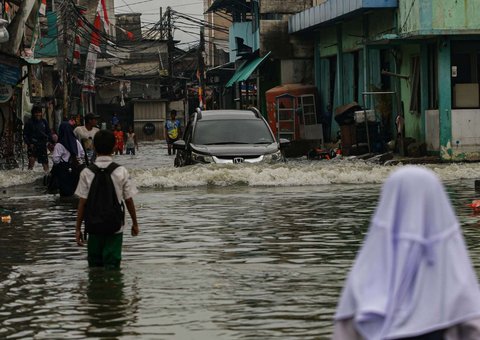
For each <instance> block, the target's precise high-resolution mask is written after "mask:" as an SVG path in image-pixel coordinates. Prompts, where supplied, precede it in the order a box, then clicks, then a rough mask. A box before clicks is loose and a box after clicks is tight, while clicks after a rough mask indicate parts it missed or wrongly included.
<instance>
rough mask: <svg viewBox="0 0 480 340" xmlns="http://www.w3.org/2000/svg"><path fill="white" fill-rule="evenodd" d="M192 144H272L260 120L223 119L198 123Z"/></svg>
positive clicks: (271, 138) (268, 132)
mask: <svg viewBox="0 0 480 340" xmlns="http://www.w3.org/2000/svg"><path fill="white" fill-rule="evenodd" d="M192 142H193V143H194V144H201V145H216V144H218V145H221V144H271V143H273V142H274V140H273V137H272V134H271V133H270V130H269V129H268V127H267V125H266V124H265V123H264V122H263V120H261V119H223V120H205V121H199V122H198V123H197V126H196V128H195V135H194V137H193V141H192Z"/></svg>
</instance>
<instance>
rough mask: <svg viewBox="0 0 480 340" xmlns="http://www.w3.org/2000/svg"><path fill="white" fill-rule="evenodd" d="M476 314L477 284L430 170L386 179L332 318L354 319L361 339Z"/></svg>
mask: <svg viewBox="0 0 480 340" xmlns="http://www.w3.org/2000/svg"><path fill="white" fill-rule="evenodd" d="M479 316H480V289H479V286H478V283H477V278H476V275H475V273H474V271H473V268H472V264H471V262H470V259H469V257H468V253H467V250H466V246H465V242H464V240H463V236H462V233H461V230H460V228H459V224H458V221H457V218H456V216H455V213H454V211H453V209H452V206H451V205H450V201H449V199H448V196H447V194H446V193H445V190H444V188H443V186H442V184H441V182H440V180H439V179H438V177H437V176H436V175H435V174H434V173H433V172H432V171H430V170H427V169H425V168H421V167H415V166H406V167H402V168H400V169H399V170H396V171H395V172H394V173H393V174H392V175H390V177H389V178H388V179H387V181H386V182H385V184H384V185H383V188H382V193H381V197H380V202H379V204H378V206H377V209H376V212H375V215H374V217H373V219H372V221H371V224H370V229H369V231H368V235H367V238H366V240H365V242H364V244H363V246H362V248H361V250H360V252H359V254H358V255H357V258H356V260H355V263H354V266H353V268H352V270H351V272H350V274H349V276H348V278H347V282H346V285H345V287H344V290H343V292H342V296H341V298H340V302H339V304H338V307H337V312H336V315H335V320H344V319H350V318H353V321H354V325H355V328H356V329H357V331H358V332H359V333H360V334H361V335H362V336H363V337H364V338H366V339H369V340H377V339H396V338H403V337H411V336H417V335H421V334H425V333H429V332H432V331H435V330H440V329H446V328H448V327H451V326H453V325H456V324H458V323H462V322H465V321H468V320H471V319H473V318H477V317H479Z"/></svg>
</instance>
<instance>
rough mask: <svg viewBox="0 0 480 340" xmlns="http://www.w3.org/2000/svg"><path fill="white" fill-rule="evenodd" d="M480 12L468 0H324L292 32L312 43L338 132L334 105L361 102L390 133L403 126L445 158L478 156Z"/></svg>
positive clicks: (325, 108)
mask: <svg viewBox="0 0 480 340" xmlns="http://www.w3.org/2000/svg"><path fill="white" fill-rule="evenodd" d="M479 15H480V3H476V2H472V1H463V0H462V1H450V0H422V1H416V0H398V1H397V0H326V1H323V2H321V3H319V4H318V5H317V6H314V7H311V8H309V9H307V10H305V11H302V12H300V13H298V14H296V15H293V16H291V17H290V19H289V32H290V33H291V34H293V35H296V36H298V35H300V36H309V37H311V39H312V40H313V42H314V54H315V57H314V64H315V84H316V86H317V87H318V89H319V92H320V94H321V110H322V114H324V115H325V116H327V117H330V122H331V132H332V135H334V134H336V132H337V131H339V130H341V128H340V127H339V126H338V125H337V122H336V121H335V119H334V116H335V113H334V112H335V108H338V107H341V106H343V105H346V104H349V103H351V102H358V103H359V104H360V105H361V106H363V107H364V108H367V109H372V110H374V112H375V113H376V114H377V117H379V120H380V123H381V125H382V128H383V129H384V134H385V137H386V138H388V139H395V138H396V136H397V134H398V133H401V135H403V137H406V138H409V139H413V140H415V141H416V142H417V143H425V144H426V149H427V151H428V152H430V153H436V154H440V155H441V157H442V159H444V160H477V159H480V152H479V151H480V129H478V125H479V124H480V100H479V94H480V91H479V77H480V74H479V67H478V65H479V64H478V60H477V59H478V55H479V50H480V23H479V22H478V20H476V18H477V17H478V16H479ZM372 92H382V93H381V94H372ZM332 111H333V114H332ZM397 117H400V118H399V119H397ZM396 122H397V123H400V124H399V126H396V125H395V123H396ZM402 140H404V139H402Z"/></svg>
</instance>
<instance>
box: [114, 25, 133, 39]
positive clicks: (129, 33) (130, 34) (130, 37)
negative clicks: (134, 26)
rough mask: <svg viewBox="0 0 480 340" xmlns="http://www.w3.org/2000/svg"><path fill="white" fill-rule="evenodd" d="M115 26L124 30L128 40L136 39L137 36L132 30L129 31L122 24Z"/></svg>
mask: <svg viewBox="0 0 480 340" xmlns="http://www.w3.org/2000/svg"><path fill="white" fill-rule="evenodd" d="M115 27H116V28H118V29H119V30H120V31H122V32H123V33H124V34H125V35H126V36H127V38H128V40H135V36H134V34H133V33H132V32H129V31H127V30H126V29H124V28H122V27H120V26H115Z"/></svg>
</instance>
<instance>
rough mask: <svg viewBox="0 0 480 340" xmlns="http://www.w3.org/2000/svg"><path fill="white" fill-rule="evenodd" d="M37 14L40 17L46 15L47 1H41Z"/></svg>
mask: <svg viewBox="0 0 480 340" xmlns="http://www.w3.org/2000/svg"><path fill="white" fill-rule="evenodd" d="M38 12H39V13H40V14H41V15H45V14H46V13H47V0H42V2H41V3H40V9H39V10H38Z"/></svg>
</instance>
